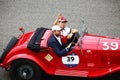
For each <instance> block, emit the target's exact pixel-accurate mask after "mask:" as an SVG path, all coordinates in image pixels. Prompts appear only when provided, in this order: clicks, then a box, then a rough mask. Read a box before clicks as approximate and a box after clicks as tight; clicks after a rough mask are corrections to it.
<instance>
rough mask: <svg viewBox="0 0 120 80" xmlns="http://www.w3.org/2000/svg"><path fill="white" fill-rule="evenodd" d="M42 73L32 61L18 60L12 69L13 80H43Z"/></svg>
mask: <svg viewBox="0 0 120 80" xmlns="http://www.w3.org/2000/svg"><path fill="white" fill-rule="evenodd" d="M41 73H42V71H41V70H40V68H39V67H38V66H37V65H36V64H35V63H34V62H32V61H30V60H17V61H15V62H13V63H12V65H11V68H10V77H11V80H41V75H42V74H41Z"/></svg>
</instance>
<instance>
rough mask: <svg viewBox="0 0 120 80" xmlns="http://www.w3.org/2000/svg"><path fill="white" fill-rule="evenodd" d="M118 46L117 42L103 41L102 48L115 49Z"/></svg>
mask: <svg viewBox="0 0 120 80" xmlns="http://www.w3.org/2000/svg"><path fill="white" fill-rule="evenodd" d="M118 47H119V45H118V42H111V43H110V44H109V43H108V42H103V50H109V49H111V50H117V49H118Z"/></svg>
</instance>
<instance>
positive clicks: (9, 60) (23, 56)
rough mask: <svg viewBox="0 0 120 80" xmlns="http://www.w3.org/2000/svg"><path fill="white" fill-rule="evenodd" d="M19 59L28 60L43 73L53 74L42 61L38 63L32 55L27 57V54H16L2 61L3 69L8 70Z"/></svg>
mask: <svg viewBox="0 0 120 80" xmlns="http://www.w3.org/2000/svg"><path fill="white" fill-rule="evenodd" d="M19 59H28V60H31V61H33V62H34V63H36V64H37V65H38V66H39V67H40V68H41V69H42V70H43V71H45V72H46V73H48V74H53V73H54V71H55V70H52V69H50V68H49V67H47V66H46V65H45V64H44V63H43V62H42V61H40V60H39V59H38V57H36V56H33V55H29V54H25V53H20V54H16V55H14V56H12V57H9V58H7V59H5V60H4V62H3V65H4V67H5V68H9V66H10V65H11V64H12V63H13V62H14V61H16V60H19Z"/></svg>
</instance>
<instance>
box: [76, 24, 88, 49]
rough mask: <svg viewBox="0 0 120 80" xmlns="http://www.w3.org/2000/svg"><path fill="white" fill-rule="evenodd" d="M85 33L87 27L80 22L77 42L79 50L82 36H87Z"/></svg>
mask: <svg viewBox="0 0 120 80" xmlns="http://www.w3.org/2000/svg"><path fill="white" fill-rule="evenodd" d="M87 33H88V31H87V27H86V25H85V24H84V22H82V23H81V24H80V26H79V35H80V37H79V39H78V42H77V43H78V45H79V46H80V48H82V39H83V37H84V35H85V34H87Z"/></svg>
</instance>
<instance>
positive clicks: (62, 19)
mask: <svg viewBox="0 0 120 80" xmlns="http://www.w3.org/2000/svg"><path fill="white" fill-rule="evenodd" d="M59 21H61V22H64V21H65V22H67V19H66V18H65V17H63V16H62V17H61V18H60V19H59Z"/></svg>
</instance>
